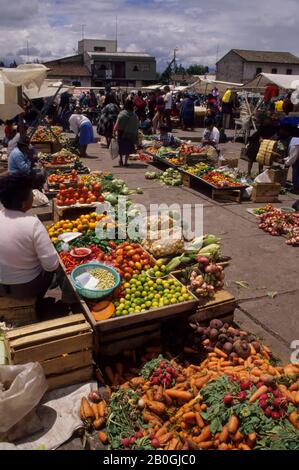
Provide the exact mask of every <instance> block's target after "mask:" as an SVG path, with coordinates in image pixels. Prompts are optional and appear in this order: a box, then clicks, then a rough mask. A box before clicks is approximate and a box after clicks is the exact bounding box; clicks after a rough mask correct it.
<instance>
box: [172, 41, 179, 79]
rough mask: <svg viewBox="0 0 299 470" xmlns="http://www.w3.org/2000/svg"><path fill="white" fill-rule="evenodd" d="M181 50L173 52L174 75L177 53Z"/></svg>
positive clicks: (176, 49)
mask: <svg viewBox="0 0 299 470" xmlns="http://www.w3.org/2000/svg"><path fill="white" fill-rule="evenodd" d="M178 50H179V49H178V48H177V47H176V48H175V49H174V50H173V69H174V73H175V72H176V53H177V51H178Z"/></svg>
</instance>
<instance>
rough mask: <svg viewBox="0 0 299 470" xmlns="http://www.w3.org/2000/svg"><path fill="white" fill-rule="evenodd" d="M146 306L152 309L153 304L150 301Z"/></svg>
mask: <svg viewBox="0 0 299 470" xmlns="http://www.w3.org/2000/svg"><path fill="white" fill-rule="evenodd" d="M145 305H146V306H147V307H148V308H150V307H151V306H152V303H151V301H150V300H148V301H147V302H145Z"/></svg>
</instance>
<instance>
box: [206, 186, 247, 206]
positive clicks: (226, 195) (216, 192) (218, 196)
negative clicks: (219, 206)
mask: <svg viewBox="0 0 299 470" xmlns="http://www.w3.org/2000/svg"><path fill="white" fill-rule="evenodd" d="M212 199H214V200H216V201H233V202H238V203H240V202H241V200H242V189H221V188H219V189H216V188H215V189H214V188H213V189H212Z"/></svg>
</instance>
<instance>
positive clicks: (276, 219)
mask: <svg viewBox="0 0 299 470" xmlns="http://www.w3.org/2000/svg"><path fill="white" fill-rule="evenodd" d="M259 221H260V223H259V228H261V229H262V230H264V232H267V233H270V235H272V236H281V235H287V236H288V240H287V241H286V243H287V244H288V245H296V244H297V243H299V213H298V212H281V211H280V210H279V209H274V208H272V210H271V211H270V212H266V213H264V214H261V215H260V216H259Z"/></svg>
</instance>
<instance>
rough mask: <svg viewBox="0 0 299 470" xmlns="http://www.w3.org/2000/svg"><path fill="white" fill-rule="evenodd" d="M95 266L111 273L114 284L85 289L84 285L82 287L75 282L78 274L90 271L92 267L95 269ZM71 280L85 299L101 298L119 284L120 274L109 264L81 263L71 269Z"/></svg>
mask: <svg viewBox="0 0 299 470" xmlns="http://www.w3.org/2000/svg"><path fill="white" fill-rule="evenodd" d="M95 268H102V269H106V270H107V271H109V272H110V273H112V274H113V276H114V279H115V284H114V286H113V287H111V288H110V289H104V290H101V289H86V288H85V287H82V286H80V285H79V284H77V282H76V278H77V277H78V276H80V274H83V273H85V272H88V271H91V270H92V269H95ZM71 280H72V283H73V285H74V287H75V289H76V291H77V292H78V293H79V294H80V295H81V296H82V297H85V298H87V299H102V298H103V297H107V296H108V295H110V294H112V292H113V291H114V290H115V289H116V288H117V287H118V286H119V284H120V275H119V274H118V272H117V271H116V269H114V268H112V267H111V266H107V265H106V264H102V263H86V264H81V265H80V266H77V267H76V268H75V269H73V271H72V272H71Z"/></svg>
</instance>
